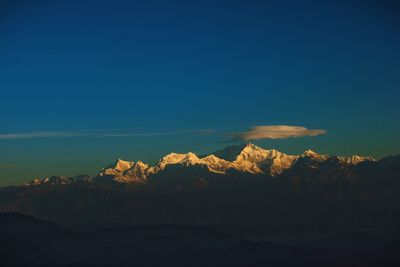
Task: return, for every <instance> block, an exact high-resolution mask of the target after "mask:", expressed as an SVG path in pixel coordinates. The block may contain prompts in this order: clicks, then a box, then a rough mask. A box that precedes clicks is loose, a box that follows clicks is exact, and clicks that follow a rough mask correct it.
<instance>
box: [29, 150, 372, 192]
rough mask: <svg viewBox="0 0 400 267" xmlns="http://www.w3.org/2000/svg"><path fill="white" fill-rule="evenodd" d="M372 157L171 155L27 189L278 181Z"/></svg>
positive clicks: (51, 179)
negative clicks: (172, 176) (179, 175)
mask: <svg viewBox="0 0 400 267" xmlns="http://www.w3.org/2000/svg"><path fill="white" fill-rule="evenodd" d="M375 161H376V160H375V159H373V158H371V157H362V156H357V155H353V156H351V157H342V156H328V155H320V154H318V153H316V152H314V151H312V150H307V151H305V152H304V153H302V154H300V155H288V154H285V153H282V152H279V151H278V150H275V149H270V150H266V149H263V148H261V147H259V146H256V145H254V144H250V143H249V144H245V145H237V146H230V147H227V148H225V149H223V150H220V151H216V152H213V153H211V154H209V155H205V156H197V155H196V154H194V153H192V152H189V153H186V154H179V153H170V154H168V155H166V156H164V157H163V158H161V159H160V160H159V161H158V163H157V164H155V165H153V166H151V165H148V164H146V163H144V162H142V161H137V162H133V161H125V160H122V159H118V160H117V161H116V162H115V163H114V164H111V165H109V166H107V167H106V168H104V169H102V170H101V171H100V172H99V173H98V175H97V176H95V177H89V176H86V175H79V176H75V177H63V176H53V177H46V178H37V179H34V180H33V181H32V182H31V183H29V184H26V185H27V186H33V185H41V184H71V183H75V182H80V183H82V182H83V183H93V182H101V181H103V182H104V181H113V182H115V183H129V184H145V183H147V182H149V181H150V180H151V177H152V176H154V175H160V174H162V173H163V172H166V171H169V170H170V169H174V170H175V171H176V172H179V171H180V169H188V168H193V167H197V168H201V169H203V171H205V172H209V173H215V174H227V173H232V172H238V173H243V174H254V175H265V176H271V177H279V176H280V175H282V174H284V173H285V172H288V171H290V170H291V169H295V168H298V167H299V165H309V166H313V164H322V163H328V162H330V163H331V164H335V165H337V166H340V167H341V168H346V167H352V166H355V165H358V164H360V163H363V162H375Z"/></svg>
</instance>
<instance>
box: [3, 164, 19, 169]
mask: <svg viewBox="0 0 400 267" xmlns="http://www.w3.org/2000/svg"><path fill="white" fill-rule="evenodd" d="M16 166H17V165H16V164H15V163H0V169H11V168H15V167H16Z"/></svg>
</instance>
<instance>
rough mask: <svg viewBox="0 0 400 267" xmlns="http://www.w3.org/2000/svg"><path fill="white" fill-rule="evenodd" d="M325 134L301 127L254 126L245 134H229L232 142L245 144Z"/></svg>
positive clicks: (323, 131) (319, 130) (322, 131)
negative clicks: (253, 141)
mask: <svg viewBox="0 0 400 267" xmlns="http://www.w3.org/2000/svg"><path fill="white" fill-rule="evenodd" d="M322 134H326V130H323V129H307V128H305V127H303V126H290V125H264V126H255V127H253V128H251V129H250V130H248V131H246V132H239V133H231V134H229V135H230V136H231V137H232V138H233V139H234V140H242V141H245V142H248V141H251V140H260V139H287V138H293V137H303V136H317V135H322Z"/></svg>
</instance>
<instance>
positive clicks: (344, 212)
mask: <svg viewBox="0 0 400 267" xmlns="http://www.w3.org/2000/svg"><path fill="white" fill-rule="evenodd" d="M399 192H400V156H391V157H386V158H382V159H379V160H375V159H373V158H371V157H361V156H350V157H342V156H329V155H321V154H318V153H316V152H313V151H311V150H307V151H305V152H304V153H302V154H300V155H287V154H285V153H282V152H279V151H277V150H274V149H270V150H267V149H263V148H261V147H259V146H256V145H253V144H244V145H236V146H230V147H227V148H225V149H223V150H220V151H216V152H213V153H211V154H209V155H201V156H200V155H196V154H194V153H186V154H178V153H170V154H168V155H166V156H165V157H163V158H161V159H160V160H159V161H158V163H156V164H154V165H149V164H146V163H144V162H141V161H137V162H132V161H124V160H121V159H119V160H117V161H116V162H115V163H113V164H111V165H109V166H106V167H105V168H103V169H102V170H100V171H99V173H98V174H97V175H95V176H89V175H77V176H74V177H63V176H52V177H45V178H40V179H39V178H38V179H34V180H32V181H31V182H30V183H26V184H22V185H17V186H9V187H3V188H0V226H1V227H0V238H1V239H2V240H3V241H4V242H3V243H2V244H3V246H2V247H1V248H2V249H1V250H2V251H5V253H6V255H7V257H5V258H4V259H6V262H10V263H13V264H16V263H18V264H23V265H24V264H27V263H31V264H30V265H32V263H33V265H34V264H37V265H42V264H50V265H59V264H61V263H68V264H71V265H72V264H74V265H75V264H78V265H79V264H80V265H85V264H95V265H113V264H114V263H120V264H122V265H124V264H125V265H131V263H132V261H133V260H136V261H135V262H136V263H137V265H144V266H152V265H158V266H164V264H165V263H166V262H168V263H169V264H170V265H174V262H176V259H178V258H180V259H181V260H182V262H180V265H187V264H186V263H190V264H191V265H193V264H194V262H193V257H195V258H202V259H203V260H204V261H203V262H202V261H198V264H199V266H205V265H207V266H212V265H219V263H221V264H227V265H229V266H235V264H236V266H250V265H249V264H250V263H252V264H253V265H251V266H265V265H273V266H292V264H293V262H297V263H299V265H300V266H323V265H326V264H325V263H327V262H329V263H332V266H346V264H347V265H349V266H368V264H369V265H371V266H383V265H385V266H388V265H392V266H397V264H398V262H399V259H398V257H397V256H396V255H398V253H397V252H398V251H399V248H400V247H399V243H398V240H400V227H399V225H400V194H399ZM21 214H24V215H21ZM30 216H33V217H34V218H37V219H34V218H32V217H30ZM27 242H28V243H27ZM24 251H30V252H29V253H23V252H24ZM21 255H23V256H21ZM49 255H50V256H49ZM127 255H131V256H127ZM155 255H156V256H155ZM18 257H20V258H18ZM156 258H157V259H160V260H159V261H158V260H156ZM150 259H152V260H150ZM288 259H292V260H288ZM300 263H301V264H300ZM257 264H258V265H257ZM178 265H179V264H178ZM85 266H86V265H85Z"/></svg>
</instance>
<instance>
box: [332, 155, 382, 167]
mask: <svg viewBox="0 0 400 267" xmlns="http://www.w3.org/2000/svg"><path fill="white" fill-rule="evenodd" d="M338 158H339V160H340V161H341V162H343V163H345V164H351V165H357V164H359V163H361V162H364V161H376V160H375V159H374V158H372V157H363V156H358V155H353V156H350V157H338Z"/></svg>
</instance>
